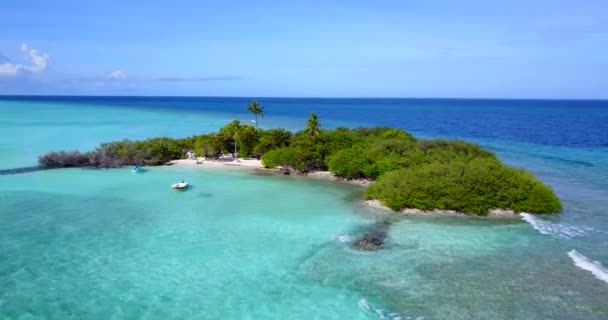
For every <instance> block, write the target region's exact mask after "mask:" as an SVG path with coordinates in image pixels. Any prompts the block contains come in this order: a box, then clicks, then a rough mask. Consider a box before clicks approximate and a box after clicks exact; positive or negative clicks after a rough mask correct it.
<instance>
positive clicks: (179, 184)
mask: <svg viewBox="0 0 608 320" xmlns="http://www.w3.org/2000/svg"><path fill="white" fill-rule="evenodd" d="M171 188H173V189H175V190H182V189H186V188H188V182H185V181H182V182H176V183H174V184H172V185H171Z"/></svg>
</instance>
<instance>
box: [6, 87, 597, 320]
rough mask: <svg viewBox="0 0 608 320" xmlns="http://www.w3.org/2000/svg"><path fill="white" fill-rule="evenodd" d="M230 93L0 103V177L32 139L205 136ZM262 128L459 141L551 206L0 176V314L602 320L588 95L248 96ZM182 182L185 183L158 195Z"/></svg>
mask: <svg viewBox="0 0 608 320" xmlns="http://www.w3.org/2000/svg"><path fill="white" fill-rule="evenodd" d="M249 101H250V99H249V98H163V97H147V98H122V97H121V98H108V97H0V169H10V168H17V167H27V166H32V165H35V164H36V162H37V156H38V155H40V154H42V153H44V152H47V151H50V150H59V149H63V150H76V149H78V150H82V151H85V150H89V149H92V148H94V147H95V146H96V145H98V144H99V143H100V142H105V141H111V140H117V139H124V138H128V139H140V138H147V137H153V136H171V137H182V136H188V135H193V134H200V133H205V132H211V131H215V130H217V129H218V128H220V127H222V126H223V125H224V124H225V123H226V122H228V121H230V120H232V119H240V120H241V121H243V122H249V121H250V120H251V119H252V117H251V116H250V115H249V114H248V113H247V112H246V105H247V103H248V102H249ZM259 101H260V103H261V104H262V105H263V106H265V114H266V115H265V117H264V118H263V119H261V121H260V124H261V126H262V127H265V128H268V127H277V126H281V127H287V128H290V129H293V130H297V129H300V128H302V127H303V125H304V123H305V120H306V118H307V116H308V115H309V113H310V112H311V111H315V112H317V113H318V114H319V116H320V119H321V123H322V125H323V127H326V128H331V127H336V126H348V127H354V126H372V125H382V126H393V127H399V128H402V129H404V130H407V131H410V132H412V133H413V134H415V135H417V136H419V137H433V138H435V137H441V138H458V139H466V140H469V141H473V142H477V143H479V144H481V145H483V146H484V147H486V148H489V149H491V150H493V151H494V152H496V153H497V155H498V156H499V157H500V158H501V159H502V160H503V161H505V162H506V163H508V164H509V165H512V166H516V167H523V168H525V169H527V170H529V171H532V172H533V173H535V174H536V175H537V176H538V177H539V178H540V179H542V180H543V181H545V182H546V183H547V184H549V185H551V186H552V187H553V188H554V189H555V191H556V192H557V193H558V195H559V196H560V198H561V199H562V200H563V203H564V205H565V210H564V212H563V213H561V214H559V215H554V216H547V217H542V216H540V217H535V216H526V217H525V219H522V220H521V221H497V220H485V219H462V218H458V219H457V218H433V219H430V218H404V219H402V220H400V221H398V222H397V223H395V224H394V225H393V226H392V227H391V229H390V231H389V238H388V246H387V247H386V249H384V250H381V251H378V252H372V253H363V252H358V251H354V250H352V249H350V248H349V245H348V242H349V240H350V239H352V238H353V237H356V236H357V235H359V234H361V233H362V232H365V230H366V229H367V228H369V227H370V226H372V225H373V224H374V223H376V222H377V221H378V220H379V219H381V217H379V214H378V213H377V212H373V211H370V210H369V209H365V208H361V207H360V205H359V204H358V202H357V200H358V199H359V196H360V194H361V190H360V189H358V188H355V187H350V186H345V185H341V184H337V183H332V182H324V181H313V180H309V179H305V178H297V177H282V176H272V175H260V174H256V173H251V172H247V171H228V170H223V169H212V168H203V169H201V168H198V169H188V168H172V167H162V168H160V167H157V168H151V169H149V170H148V171H147V172H145V173H143V174H138V175H134V174H131V173H130V170H128V169H112V170H92V169H66V170H50V171H38V172H30V173H23V174H13V175H0V318H2V319H4V318H7V319H109V318H113V319H402V320H404V319H541V318H545V319H606V318H608V102H606V101H542V100H525V101H524V100H445V99H443V100H439V99H279V98H260V99H259ZM181 179H186V180H188V181H190V182H191V183H192V185H193V188H191V189H190V190H188V191H187V192H172V190H170V188H169V185H170V184H171V183H172V182H174V181H176V180H181Z"/></svg>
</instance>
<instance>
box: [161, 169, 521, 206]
mask: <svg viewBox="0 0 608 320" xmlns="http://www.w3.org/2000/svg"><path fill="white" fill-rule="evenodd" d="M166 165H170V166H178V167H179V166H185V167H201V168H204V167H215V168H230V169H239V170H240V169H242V170H253V171H265V172H273V173H276V174H280V173H281V172H282V171H281V168H276V169H270V168H266V167H264V165H263V164H262V161H261V160H257V159H242V158H238V160H237V161H235V160H234V158H232V157H230V158H222V159H221V160H209V159H203V158H199V159H179V160H171V161H170V162H168V163H167V164H166ZM298 176H302V177H307V178H312V179H319V180H327V181H334V182H339V183H345V184H349V185H354V186H357V187H362V188H365V187H367V186H368V185H369V184H370V183H372V181H371V180H367V179H352V180H347V179H343V178H340V177H337V176H335V175H334V174H332V173H331V172H329V171H311V172H309V173H307V174H303V175H298ZM361 205H362V207H365V208H372V209H375V210H380V211H385V213H392V214H397V215H400V216H420V217H480V218H520V215H519V213H517V212H514V211H513V210H505V209H491V210H490V211H489V212H488V214H487V215H485V216H481V215H476V214H470V213H465V212H461V211H456V210H441V209H434V210H422V209H416V208H405V209H402V210H399V211H395V210H393V209H391V208H389V207H387V206H386V205H384V204H382V202H380V200H377V199H371V200H370V199H364V200H361Z"/></svg>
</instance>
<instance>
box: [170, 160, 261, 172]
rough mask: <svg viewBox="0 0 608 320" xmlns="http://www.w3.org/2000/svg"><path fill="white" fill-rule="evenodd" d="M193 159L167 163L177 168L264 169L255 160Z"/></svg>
mask: <svg viewBox="0 0 608 320" xmlns="http://www.w3.org/2000/svg"><path fill="white" fill-rule="evenodd" d="M198 162H199V163H197V160H195V159H180V160H172V161H171V162H169V164H171V165H177V166H201V167H242V168H250V169H264V165H262V161H260V160H257V159H241V158H239V159H238V160H237V161H234V159H232V158H222V159H219V160H208V159H203V158H199V159H198Z"/></svg>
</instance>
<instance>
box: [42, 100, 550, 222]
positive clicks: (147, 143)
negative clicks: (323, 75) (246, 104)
mask: <svg viewBox="0 0 608 320" xmlns="http://www.w3.org/2000/svg"><path fill="white" fill-rule="evenodd" d="M252 106H253V107H252ZM260 110H261V109H260V107H259V106H258V105H255V104H252V105H250V111H252V113H253V112H254V111H255V112H256V113H254V114H260V115H263V113H262V112H261V111H260ZM187 150H194V151H195V152H197V153H198V154H199V155H202V156H205V157H207V158H215V157H219V156H220V155H222V154H232V155H233V156H235V154H238V156H240V157H256V158H261V159H262V163H263V164H264V165H265V166H267V167H269V168H275V167H282V168H283V169H284V170H291V171H297V172H300V173H306V172H308V171H311V170H329V171H331V172H332V173H334V174H335V175H337V176H339V177H342V178H344V179H369V180H375V182H374V183H372V184H371V185H370V186H369V188H368V189H367V190H366V193H365V194H366V196H367V197H368V198H374V199H379V200H381V201H382V202H383V203H384V204H386V205H387V206H389V207H390V208H392V209H395V210H399V209H402V208H419V209H452V210H458V211H464V212H470V213H476V214H481V215H483V214H486V213H487V212H488V210H489V209H493V208H502V209H513V210H514V211H526V212H536V213H549V212H556V211H559V210H561V208H562V207H561V203H560V201H559V199H558V198H557V197H556V195H555V194H554V193H553V191H552V190H551V189H550V188H549V187H547V186H546V185H544V184H543V183H542V182H540V181H539V180H537V179H536V178H535V177H534V176H533V175H532V174H530V173H528V172H526V171H524V170H520V169H514V168H510V167H507V166H506V165H504V164H503V163H502V162H500V160H498V159H497V158H496V156H495V155H494V154H493V153H492V152H489V151H487V150H484V149H482V148H481V147H480V146H478V145H476V144H471V143H467V142H463V141H447V140H422V139H416V138H414V137H413V136H412V135H410V134H409V133H407V132H405V131H402V130H399V129H392V128H385V127H376V128H356V129H348V128H337V129H334V130H325V129H321V125H320V123H319V119H318V117H317V116H316V114H314V113H312V114H311V116H310V118H309V120H308V122H307V126H306V128H305V129H304V130H301V131H298V132H296V133H292V132H289V131H287V130H284V129H269V130H262V129H257V128H256V127H254V126H250V125H242V124H241V123H240V122H239V121H237V120H235V121H233V122H231V123H229V124H227V125H226V126H225V127H223V128H221V129H220V130H219V132H217V133H211V134H205V135H198V136H192V137H187V138H182V139H171V138H154V139H148V140H143V141H128V140H124V141H117V142H111V143H104V144H102V145H100V146H99V147H98V148H97V149H96V150H94V151H92V152H88V153H84V154H81V153H78V152H53V153H49V154H46V155H44V156H42V157H40V159H39V161H40V164H41V165H43V166H47V167H70V166H94V167H118V166H125V165H134V164H138V165H159V164H163V163H166V162H168V161H170V160H172V159H179V158H183V157H184V154H185V152H186V151H187Z"/></svg>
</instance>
